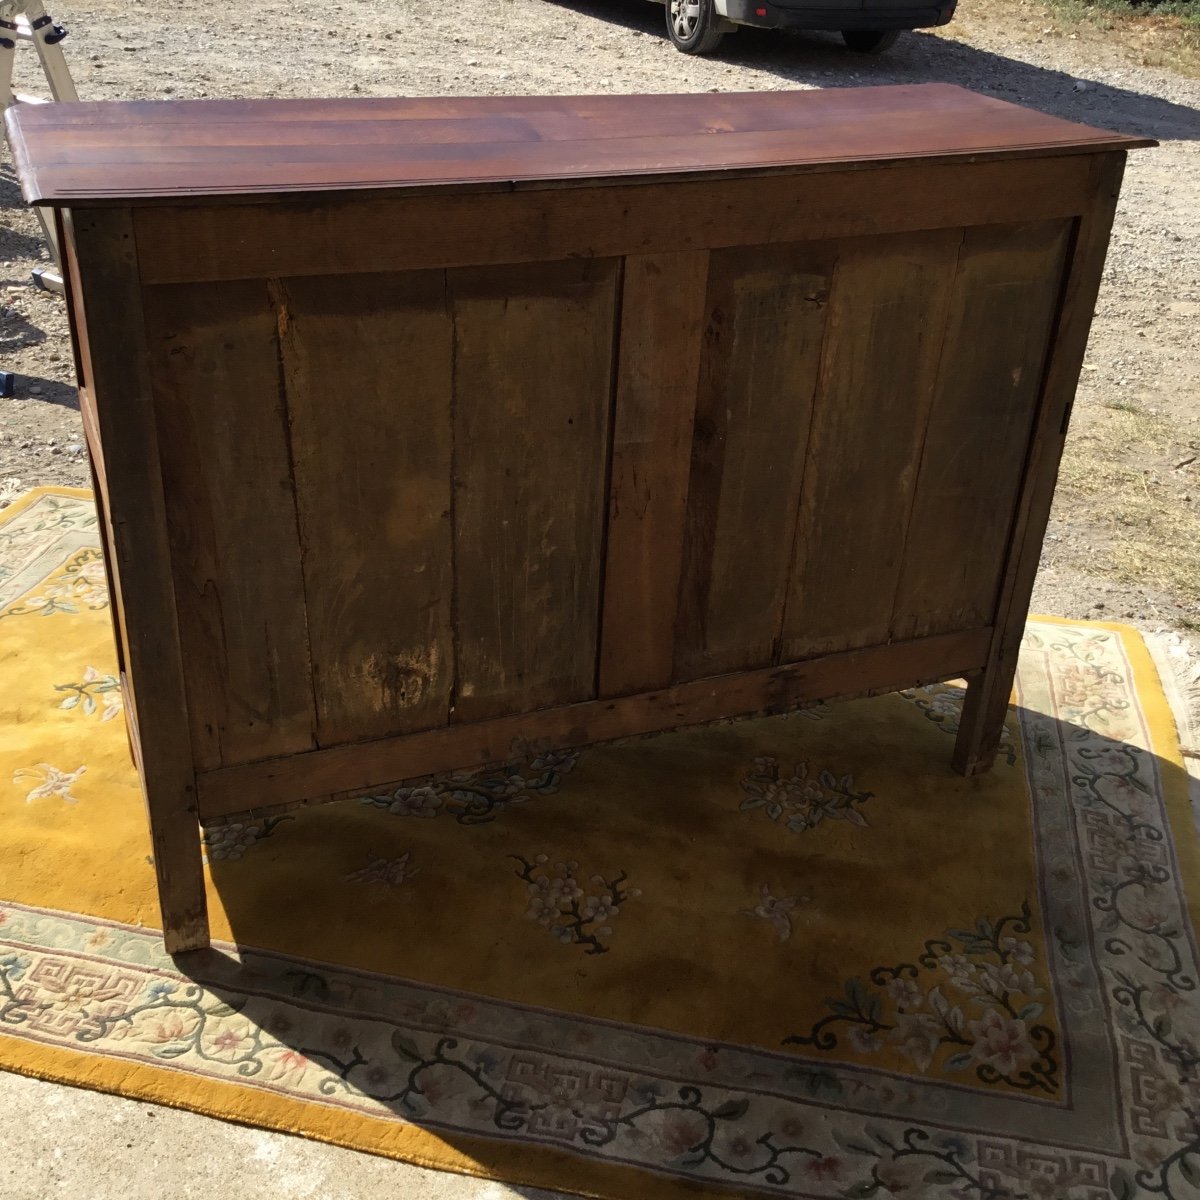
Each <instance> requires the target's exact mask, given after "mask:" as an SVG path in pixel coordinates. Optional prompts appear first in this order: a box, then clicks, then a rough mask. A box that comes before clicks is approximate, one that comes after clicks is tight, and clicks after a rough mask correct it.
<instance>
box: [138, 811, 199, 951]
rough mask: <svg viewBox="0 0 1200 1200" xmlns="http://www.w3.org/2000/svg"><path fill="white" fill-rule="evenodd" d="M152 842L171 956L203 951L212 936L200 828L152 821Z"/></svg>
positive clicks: (166, 942)
mask: <svg viewBox="0 0 1200 1200" xmlns="http://www.w3.org/2000/svg"><path fill="white" fill-rule="evenodd" d="M151 839H152V841H153V843H154V870H155V873H156V875H157V876H158V903H159V907H160V909H161V911H162V922H163V942H164V943H165V945H166V949H167V953H168V954H172V955H174V954H186V953H187V952H188V951H189V950H203V949H205V948H206V947H207V946H208V944H209V933H208V900H207V898H206V896H205V894H204V865H203V861H202V859H201V857H200V826H199V825H198V824H196V822H195V821H187V820H181V821H171V822H169V823H156V822H154V820H153V818H151Z"/></svg>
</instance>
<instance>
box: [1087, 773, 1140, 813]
mask: <svg viewBox="0 0 1200 1200" xmlns="http://www.w3.org/2000/svg"><path fill="white" fill-rule="evenodd" d="M1092 787H1094V788H1095V789H1096V795H1097V796H1099V797H1100V798H1101V799H1102V800H1107V801H1108V803H1109V804H1115V805H1116V806H1117V807H1118V808H1141V807H1142V805H1143V804H1144V803H1145V797H1144V796H1143V794H1142V793H1141V792H1139V791H1138V789H1137V788H1135V787H1134V786H1133V784H1132V783H1130V782H1129V780H1128V779H1125V778H1123V777H1121V776H1120V775H1101V776H1100V778H1099V779H1097V780H1096V782H1095V783H1094V784H1092Z"/></svg>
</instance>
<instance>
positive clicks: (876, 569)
mask: <svg viewBox="0 0 1200 1200" xmlns="http://www.w3.org/2000/svg"><path fill="white" fill-rule="evenodd" d="M8 121H9V135H10V140H11V142H12V145H13V147H14V151H15V156H16V161H17V164H18V168H19V172H20V177H21V181H22V185H23V187H24V191H25V196H26V198H27V199H28V200H29V201H31V202H32V203H37V204H45V205H50V206H53V207H54V208H56V209H57V210H58V213H57V215H58V220H59V224H60V228H61V233H62V244H63V247H64V249H65V254H66V260H67V262H66V267H67V286H68V300H69V303H70V305H71V311H72V320H73V329H74V335H75V348H76V365H77V370H78V375H79V382H80V385H81V387H80V396H81V408H82V412H83V417H84V424H85V428H86V431H87V440H88V446H89V449H90V451H91V457H92V463H93V467H94V474H95V481H96V495H97V500H98V503H99V506H100V511H101V513H102V514H103V528H104V534H105V538H106V543H107V556H106V557H107V562H108V568H109V573H110V583H111V588H112V595H113V598H114V605H113V612H114V624H115V628H116V636H117V642H118V647H119V654H120V669H121V674H122V678H123V680H124V683H125V687H126V694H127V698H128V704H127V707H126V711H127V713H128V714H129V720H130V740H131V743H132V746H133V748H134V753H135V757H136V758H137V760H138V766H139V769H140V771H141V776H142V782H143V786H144V788H145V793H146V799H147V803H148V808H149V813H150V822H151V826H152V831H153V840H154V852H155V860H156V866H157V871H158V880H159V887H160V894H161V900H162V909H163V922H164V930H165V936H166V942H167V946H168V948H169V949H170V950H172V951H183V950H188V949H194V948H196V947H199V946H202V945H205V944H206V943H207V937H208V929H207V918H206V907H205V898H204V882H203V873H202V865H201V851H200V840H199V831H200V824H201V823H203V822H205V821H212V820H215V819H219V818H222V817H226V816H228V815H229V814H233V813H237V812H242V811H246V810H252V809H253V810H259V809H264V808H270V807H271V806H277V805H281V804H288V803H293V802H296V801H300V800H312V799H327V798H330V797H337V796H343V795H347V794H353V793H354V792H355V791H358V790H363V789H368V788H372V787H376V786H379V785H382V784H385V783H390V782H395V781H398V780H402V779H408V778H414V777H420V776H424V775H428V774H431V773H434V772H442V771H448V770H454V769H461V768H469V767H477V766H481V765H484V764H492V763H499V762H504V761H510V760H513V759H515V758H519V757H521V756H524V755H527V754H530V753H533V752H535V751H542V750H546V749H550V748H560V747H568V746H579V745H584V744H588V743H593V742H598V741H603V740H606V739H611V738H619V737H624V736H628V735H633V734H644V733H649V732H654V731H658V730H664V729H670V728H674V727H676V726H681V725H687V724H691V723H697V722H704V721H710V720H713V719H716V718H722V717H729V716H733V715H737V714H748V713H761V712H775V711H781V710H784V709H788V708H791V707H794V706H798V705H803V704H807V703H811V702H814V701H817V700H824V699H830V698H833V697H838V696H848V695H864V694H873V693H878V692H883V691H888V690H892V689H895V688H900V687H907V686H911V685H916V684H920V683H926V682H932V681H934V680H939V679H946V678H951V677H954V676H959V675H964V676H966V677H967V678H968V680H969V687H968V689H967V698H966V703H965V708H964V712H963V716H962V724H961V732H960V733H959V735H958V741H957V746H956V749H955V754H954V763H955V765H956V766H957V768H958V769H959V770H961V771H964V772H968V773H970V772H974V771H979V770H983V769H986V767H987V766H988V765H989V764H990V762H991V760H992V757H993V754H994V752H995V748H996V744H997V740H998V737H999V734H1000V730H1001V726H1002V723H1003V720H1004V716H1005V712H1006V708H1007V704H1008V699H1009V692H1010V688H1011V684H1012V679H1013V673H1014V670H1015V666H1016V657H1017V648H1018V643H1019V639H1020V636H1021V631H1022V627H1023V623H1024V619H1025V616H1026V610H1027V605H1028V602H1029V595H1030V590H1031V588H1032V585H1033V578H1034V574H1035V571H1036V569H1037V563H1038V556H1039V550H1040V546H1041V540H1042V535H1043V532H1044V528H1045V524H1046V520H1047V515H1048V513H1049V509H1050V500H1051V494H1052V492H1053V488H1054V480H1055V475H1056V471H1057V467H1058V461H1059V456H1060V451H1061V449H1062V445H1063V438H1064V435H1065V432H1066V428H1067V420H1068V416H1069V413H1070V409H1071V402H1072V397H1073V395H1074V390H1075V385H1076V380H1077V375H1078V372H1079V369H1080V365H1081V362H1082V357H1083V352H1084V346H1085V343H1086V340H1087V333H1088V325H1089V322H1090V319H1091V316H1092V311H1093V307H1094V305H1095V301H1096V295H1097V289H1098V286H1099V282H1100V273H1101V267H1102V264H1103V259H1104V254H1105V249H1106V245H1107V241H1108V236H1109V228H1110V224H1111V221H1112V216H1113V210H1114V206H1115V204H1116V198H1117V191H1118V187H1119V182H1120V178H1121V172H1122V168H1123V164H1124V159H1125V151H1126V150H1127V149H1129V148H1131V147H1134V146H1143V145H1148V144H1152V143H1148V142H1146V141H1144V140H1136V139H1132V138H1127V137H1121V136H1118V135H1115V134H1110V133H1105V132H1101V131H1098V130H1094V129H1088V128H1085V127H1083V126H1079V125H1074V124H1070V123H1068V122H1065V121H1062V120H1059V119H1057V118H1054V117H1049V116H1045V115H1043V114H1040V113H1036V112H1031V111H1028V110H1025V109H1022V108H1018V107H1015V106H1013V105H1009V104H1005V103H1002V102H1000V101H996V100H992V99H987V98H984V97H981V96H977V95H974V94H972V93H970V92H966V91H963V90H961V89H958V88H954V87H949V86H944V85H924V86H917V87H879V88H864V89H846V90H835V91H826V92H816V91H810V92H767V93H756V94H747V95H712V94H709V95H690V96H642V97H633V96H620V97H618V96H603V97H584V98H561V97H526V98H486V99H446V98H438V99H424V100H329V101H306V100H296V101H245V102H242V101H236V102H225V101H208V102H183V103H140V102H139V103H101V104H70V105H67V104H50V105H43V106H37V107H28V108H25V107H17V108H14V109H12V110H11V111H10V112H9V114H8Z"/></svg>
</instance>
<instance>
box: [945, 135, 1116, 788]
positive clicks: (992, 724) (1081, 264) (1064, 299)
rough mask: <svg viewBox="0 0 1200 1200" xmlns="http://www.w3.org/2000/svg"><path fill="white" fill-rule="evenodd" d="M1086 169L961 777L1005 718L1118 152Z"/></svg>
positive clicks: (987, 751)
mask: <svg viewBox="0 0 1200 1200" xmlns="http://www.w3.org/2000/svg"><path fill="white" fill-rule="evenodd" d="M1091 165H1092V172H1093V203H1092V204H1091V205H1090V206H1089V208H1088V211H1087V212H1086V213H1085V214H1084V216H1083V217H1082V218H1081V219H1080V220H1079V222H1078V223H1077V224H1076V227H1075V230H1074V236H1073V239H1072V243H1071V246H1070V248H1069V249H1068V251H1067V268H1066V272H1065V282H1064V286H1063V289H1062V293H1061V295H1060V298H1059V307H1058V311H1057V314H1056V319H1055V321H1054V328H1053V331H1052V333H1051V337H1050V346H1051V351H1050V356H1049V360H1048V362H1047V363H1046V367H1045V373H1044V377H1043V384H1042V392H1041V401H1040V404H1039V406H1038V413H1037V417H1036V420H1035V423H1034V434H1033V437H1034V441H1033V447H1032V451H1031V454H1030V457H1029V461H1028V463H1027V465H1026V468H1025V476H1024V478H1023V479H1022V482H1021V492H1020V498H1019V500H1018V502H1017V514H1016V519H1015V521H1014V522H1013V529H1012V536H1011V540H1010V542H1009V549H1008V554H1007V556H1006V568H1005V574H1004V578H1003V580H1002V581H1001V585H1000V596H999V600H998V602H997V606H996V625H995V636H994V640H993V643H992V646H991V649H990V650H989V652H988V660H987V664H986V666H985V667H984V669H983V670H982V671H981V672H980V673H979V675H978V677H977V678H974V679H972V680H970V681H969V684H968V686H967V694H966V698H965V699H964V701H963V711H962V717H961V719H960V723H959V730H958V737H957V739H956V741H955V746H954V766H955V768H956V769H957V770H958V771H961V772H962V774H964V775H976V774H979V773H980V772H982V771H986V770H987V769H988V768H989V767H990V766H991V765H992V762H993V760H994V759H995V757H996V747H997V746H998V745H999V741H1000V734H1001V732H1002V731H1003V728H1004V718H1005V716H1006V715H1007V713H1008V701H1009V695H1010V694H1011V691H1012V683H1013V677H1014V676H1015V675H1016V671H1017V656H1018V654H1019V652H1020V648H1021V638H1022V636H1023V635H1024V632H1025V619H1026V616H1027V614H1028V612H1029V598H1030V596H1031V595H1032V594H1033V581H1034V579H1035V577H1036V575H1037V569H1038V562H1039V560H1040V558H1041V552H1042V539H1043V537H1044V536H1045V532H1046V523H1047V521H1048V520H1049V519H1050V505H1051V502H1052V501H1053V499H1054V484H1055V481H1056V480H1057V478H1058V464H1059V462H1060V461H1061V459H1062V451H1063V444H1064V443H1065V441H1066V436H1067V425H1068V422H1069V421H1070V417H1071V406H1072V405H1073V404H1074V401H1075V388H1076V386H1077V384H1078V382H1079V372H1080V371H1081V370H1082V368H1083V356H1084V352H1085V351H1086V349H1087V339H1088V330H1089V329H1090V328H1091V322H1092V314H1093V313H1094V312H1095V309H1096V297H1097V296H1098V295H1099V292H1100V280H1101V276H1102V275H1103V272H1104V259H1105V255H1106V254H1107V252H1108V238H1109V233H1110V231H1111V230H1112V222H1113V216H1114V215H1115V213H1116V208H1117V197H1118V194H1119V193H1120V190H1121V177H1122V175H1123V174H1124V171H1125V154H1124V152H1120V151H1119V152H1117V153H1112V154H1104V155H1099V156H1097V157H1096V159H1095V160H1094V161H1093V162H1092V164H1091Z"/></svg>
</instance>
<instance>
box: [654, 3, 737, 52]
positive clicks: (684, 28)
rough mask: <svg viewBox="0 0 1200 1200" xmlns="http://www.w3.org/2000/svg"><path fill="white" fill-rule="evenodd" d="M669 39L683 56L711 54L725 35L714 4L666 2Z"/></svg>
mask: <svg viewBox="0 0 1200 1200" xmlns="http://www.w3.org/2000/svg"><path fill="white" fill-rule="evenodd" d="M663 7H664V8H665V9H666V12H667V36H668V37H669V38H670V39H671V41H673V42H674V43H675V49H676V50H682V51H683V53H684V54H711V53H712V52H713V51H714V50H715V49H716V48H717V46H718V45H720V42H721V38H722V37H724V36H725V31H724V30H723V29H722V28H721V20H720V18H719V17H718V16H717V14H716V12H715V10H714V9H713V0H666V4H665V5H664V6H663Z"/></svg>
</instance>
